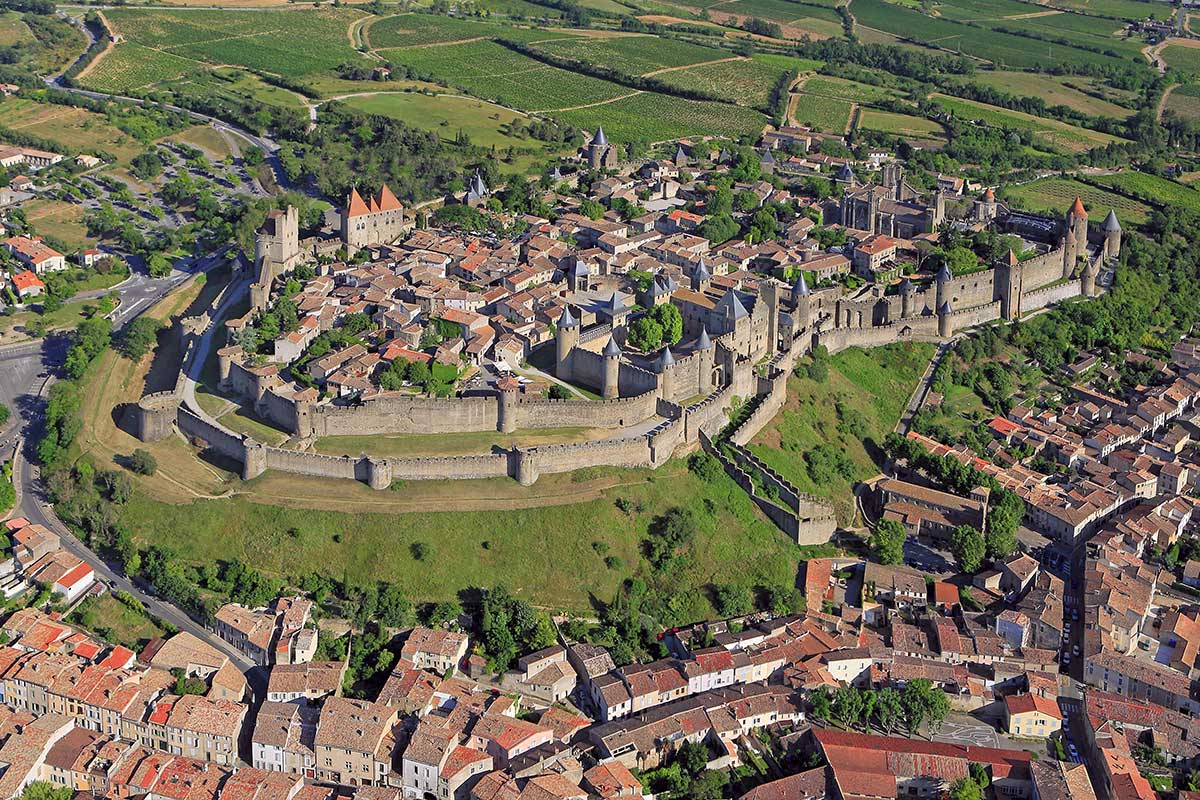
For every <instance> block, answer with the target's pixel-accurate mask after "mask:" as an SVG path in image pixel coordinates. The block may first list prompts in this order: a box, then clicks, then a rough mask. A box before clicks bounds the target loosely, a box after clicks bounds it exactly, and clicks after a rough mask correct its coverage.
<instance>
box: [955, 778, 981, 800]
mask: <svg viewBox="0 0 1200 800" xmlns="http://www.w3.org/2000/svg"><path fill="white" fill-rule="evenodd" d="M950 800H983V789H981V788H979V784H978V783H976V782H975V781H973V780H971V779H970V778H959V779H958V780H956V781H955V782H954V783H953V785H951V787H950Z"/></svg>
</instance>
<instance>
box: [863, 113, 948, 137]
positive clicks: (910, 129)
mask: <svg viewBox="0 0 1200 800" xmlns="http://www.w3.org/2000/svg"><path fill="white" fill-rule="evenodd" d="M858 127H859V128H860V129H862V130H868V131H882V132H883V133H892V134H895V135H897V136H904V137H909V138H917V139H939V138H942V137H943V135H944V134H945V130H943V128H942V126H941V125H939V124H938V123H936V122H934V121H933V120H929V119H925V118H923V117H914V116H912V115H911V114H896V113H893V112H891V111H879V110H878V109H874V108H862V109H859V112H858Z"/></svg>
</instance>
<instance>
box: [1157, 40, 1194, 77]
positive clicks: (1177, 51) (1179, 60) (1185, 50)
mask: <svg viewBox="0 0 1200 800" xmlns="http://www.w3.org/2000/svg"><path fill="white" fill-rule="evenodd" d="M1161 55H1162V57H1163V60H1164V61H1166V62H1167V66H1169V67H1172V68H1174V69H1181V70H1184V71H1186V72H1191V73H1195V74H1198V75H1200V47H1189V46H1187V45H1183V44H1169V45H1167V46H1166V47H1164V48H1163V49H1162V53H1161Z"/></svg>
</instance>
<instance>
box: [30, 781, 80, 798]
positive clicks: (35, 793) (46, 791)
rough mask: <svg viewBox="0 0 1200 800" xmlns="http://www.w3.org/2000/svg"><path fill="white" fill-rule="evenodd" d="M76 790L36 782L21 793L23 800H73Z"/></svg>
mask: <svg viewBox="0 0 1200 800" xmlns="http://www.w3.org/2000/svg"><path fill="white" fill-rule="evenodd" d="M74 796H75V790H74V789H72V788H71V787H70V786H55V785H54V784H52V783H49V782H47V781H34V782H33V783H31V784H29V785H28V786H26V787H25V789H24V790H23V791H22V792H21V800H71V798H72V797H74Z"/></svg>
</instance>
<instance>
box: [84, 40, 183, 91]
mask: <svg viewBox="0 0 1200 800" xmlns="http://www.w3.org/2000/svg"><path fill="white" fill-rule="evenodd" d="M204 68H205V67H204V65H203V64H200V63H198V62H196V61H193V60H191V59H188V58H183V57H181V56H177V55H173V54H171V53H167V52H164V51H162V50H152V49H150V48H149V47H145V46H143V45H140V44H138V43H137V42H122V43H121V44H120V46H118V47H115V48H113V49H112V50H111V51H110V52H109V53H108V54H107V55H105V56H103V57H102V58H100V59H99V60H98V61H96V62H95V64H93V65H92V68H91V69H90V70H89V71H88V72H87V74H86V75H84V76H83V77H82V78H81V79H80V82H81V83H83V84H84V85H85V86H87V87H88V88H90V89H99V90H100V91H102V92H115V93H118V94H120V93H122V92H129V91H132V90H134V89H143V88H145V87H147V86H153V85H154V84H157V83H162V82H163V81H170V80H175V79H176V78H182V77H184V76H185V75H190V74H192V73H194V72H199V71H202V70H204Z"/></svg>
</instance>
